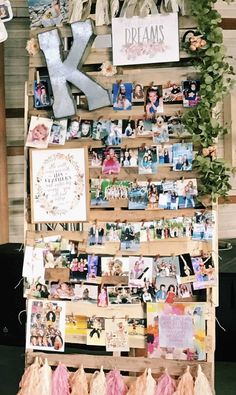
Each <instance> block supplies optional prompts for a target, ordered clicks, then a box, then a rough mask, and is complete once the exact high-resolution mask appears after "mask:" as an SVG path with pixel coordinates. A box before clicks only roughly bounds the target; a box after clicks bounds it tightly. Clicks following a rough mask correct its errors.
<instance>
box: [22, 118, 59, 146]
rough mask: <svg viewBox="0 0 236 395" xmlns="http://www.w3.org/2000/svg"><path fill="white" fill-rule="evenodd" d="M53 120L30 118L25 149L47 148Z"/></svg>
mask: <svg viewBox="0 0 236 395" xmlns="http://www.w3.org/2000/svg"><path fill="white" fill-rule="evenodd" d="M52 124H53V120H52V119H49V118H44V117H36V116H34V115H33V116H32V117H31V119H30V125H29V130H28V135H27V138H26V144H25V145H26V147H32V148H39V149H43V148H47V147H48V143H49V138H50V132H51V128H52Z"/></svg>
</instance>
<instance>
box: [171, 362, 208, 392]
mask: <svg viewBox="0 0 236 395" xmlns="http://www.w3.org/2000/svg"><path fill="white" fill-rule="evenodd" d="M174 395H194V392H193V377H192V375H191V373H190V371H189V366H187V369H186V372H185V373H184V374H183V376H182V377H181V378H180V381H179V383H178V386H177V390H176V392H175V393H174ZM202 395H205V393H203V394H202Z"/></svg>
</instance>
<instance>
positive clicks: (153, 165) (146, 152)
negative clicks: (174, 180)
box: [138, 146, 157, 174]
mask: <svg viewBox="0 0 236 395" xmlns="http://www.w3.org/2000/svg"><path fill="white" fill-rule="evenodd" d="M138 170H139V174H155V173H156V172H157V149H156V146H150V147H144V148H139V150H138Z"/></svg>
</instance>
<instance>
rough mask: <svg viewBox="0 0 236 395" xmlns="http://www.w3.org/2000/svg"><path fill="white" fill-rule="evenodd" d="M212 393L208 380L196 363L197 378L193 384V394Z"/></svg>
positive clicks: (208, 394) (209, 394) (205, 394)
mask: <svg viewBox="0 0 236 395" xmlns="http://www.w3.org/2000/svg"><path fill="white" fill-rule="evenodd" d="M202 394H204V395H213V392H212V389H211V386H210V383H209V381H208V380H207V377H206V375H205V374H204V373H203V371H202V368H201V365H198V372H197V378H196V381H195V386H194V395H202Z"/></svg>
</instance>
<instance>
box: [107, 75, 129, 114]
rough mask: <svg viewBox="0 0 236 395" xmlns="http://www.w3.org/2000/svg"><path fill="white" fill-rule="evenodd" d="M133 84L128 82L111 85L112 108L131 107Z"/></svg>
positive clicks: (122, 108) (117, 109) (126, 108)
mask: <svg viewBox="0 0 236 395" xmlns="http://www.w3.org/2000/svg"><path fill="white" fill-rule="evenodd" d="M132 92H133V84H131V83H129V82H125V83H121V84H117V83H116V84H113V85H112V101H113V109H114V110H116V111H122V110H131V109H132Z"/></svg>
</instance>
